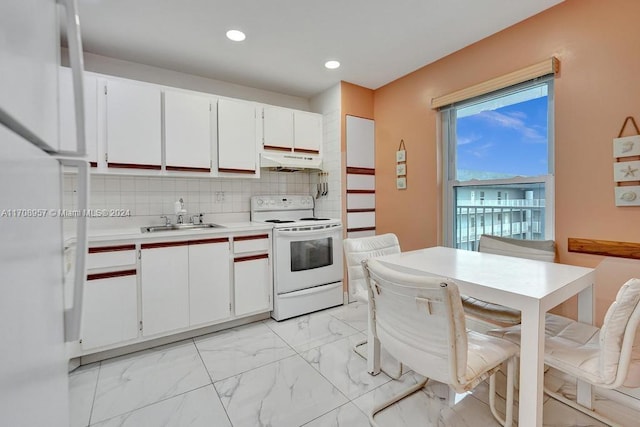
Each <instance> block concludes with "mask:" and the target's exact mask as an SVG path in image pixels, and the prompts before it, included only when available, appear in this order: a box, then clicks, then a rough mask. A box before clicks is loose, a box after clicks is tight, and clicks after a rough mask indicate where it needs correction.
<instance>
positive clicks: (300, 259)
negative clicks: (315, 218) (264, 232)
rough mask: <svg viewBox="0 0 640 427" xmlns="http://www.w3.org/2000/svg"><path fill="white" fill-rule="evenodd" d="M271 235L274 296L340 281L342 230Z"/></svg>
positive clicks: (278, 232) (283, 232) (339, 227)
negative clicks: (273, 248)
mask: <svg viewBox="0 0 640 427" xmlns="http://www.w3.org/2000/svg"><path fill="white" fill-rule="evenodd" d="M273 233H274V244H275V256H274V289H275V293H276V294H284V293H288V292H293V291H297V290H301V289H307V288H311V287H313V286H319V285H325V284H328V283H334V282H338V281H340V280H342V273H343V272H342V226H337V227H332V228H321V229H317V230H300V231H297V230H278V229H275V230H274V231H273Z"/></svg>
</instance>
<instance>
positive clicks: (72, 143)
mask: <svg viewBox="0 0 640 427" xmlns="http://www.w3.org/2000/svg"><path fill="white" fill-rule="evenodd" d="M59 80H60V96H59V103H60V150H63V151H75V150H76V149H77V145H78V143H77V136H76V112H75V102H74V99H73V82H72V81H71V69H69V68H66V67H60V74H59ZM97 120H98V79H97V77H96V76H95V75H93V74H88V73H85V75H84V125H85V126H84V127H85V137H86V141H87V159H88V160H89V161H90V162H92V163H94V166H95V164H96V163H97V162H98V148H97V147H98V121H97Z"/></svg>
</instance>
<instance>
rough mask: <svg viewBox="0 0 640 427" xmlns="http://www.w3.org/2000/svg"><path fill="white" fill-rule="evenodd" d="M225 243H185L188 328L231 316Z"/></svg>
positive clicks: (226, 247) (229, 284)
mask: <svg viewBox="0 0 640 427" xmlns="http://www.w3.org/2000/svg"><path fill="white" fill-rule="evenodd" d="M229 261H230V258H229V239H226V238H225V239H206V240H201V241H198V240H196V241H191V242H189V324H190V325H191V326H193V325H198V324H201V323H207V322H212V321H215V320H220V319H224V318H226V317H229V316H230V315H231V308H230V304H231V297H230V292H229V289H230V286H231V281H230V280H231V277H230V276H231V274H230V265H229Z"/></svg>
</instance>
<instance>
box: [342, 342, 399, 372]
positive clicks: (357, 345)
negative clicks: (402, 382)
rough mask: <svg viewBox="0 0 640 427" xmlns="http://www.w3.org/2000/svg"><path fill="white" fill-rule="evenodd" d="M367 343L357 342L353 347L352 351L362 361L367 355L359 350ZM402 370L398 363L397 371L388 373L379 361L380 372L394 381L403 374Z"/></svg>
mask: <svg viewBox="0 0 640 427" xmlns="http://www.w3.org/2000/svg"><path fill="white" fill-rule="evenodd" d="M366 343H367V340H362V341H359V342H358V343H356V345H354V346H353V351H354V352H355V353H356V354H357V355H358V356H360V357H362V358H363V359H366V358H367V354H366V353H365V352H364V351H362V350H361V349H360V347H363V346H364V345H365V344H366ZM381 359H382V357H381ZM403 370H404V366H402V363H401V362H398V367H397V370H396V371H394V372H388V371H387V370H386V369H385V368H384V367H383V366H382V360H380V371H382V372H384V373H385V374H386V375H387V376H389V377H391V378H392V379H394V380H397V379H400V377H401V376H402V374H403Z"/></svg>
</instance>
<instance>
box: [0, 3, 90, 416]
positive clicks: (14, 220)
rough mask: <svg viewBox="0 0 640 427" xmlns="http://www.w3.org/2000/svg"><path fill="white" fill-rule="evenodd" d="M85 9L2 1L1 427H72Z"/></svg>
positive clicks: (82, 204) (83, 168)
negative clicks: (73, 196) (74, 205)
mask: <svg viewBox="0 0 640 427" xmlns="http://www.w3.org/2000/svg"><path fill="white" fill-rule="evenodd" d="M76 11H77V8H76V4H75V0H63V1H61V2H60V5H58V3H57V2H56V1H55V0H2V1H0V241H1V244H0V343H2V344H1V348H0V425H1V426H30V427H31V426H54V427H57V426H64V427H66V426H68V425H69V407H68V406H69V403H68V400H69V399H68V394H69V391H68V379H67V378H68V376H67V371H68V358H67V354H66V343H67V342H71V341H75V340H77V339H78V333H79V327H80V324H79V322H80V313H81V305H82V286H83V278H84V275H85V265H84V257H85V254H86V245H87V241H86V218H82V217H80V218H78V219H77V231H76V240H77V241H76V245H77V251H76V253H77V258H76V259H75V260H71V262H72V264H73V265H74V273H75V274H74V275H72V276H74V282H73V283H72V285H71V286H67V287H66V288H65V286H64V281H65V277H64V266H63V263H64V254H63V251H64V237H63V227H62V225H63V224H62V221H63V220H62V219H61V217H60V214H61V211H60V209H62V195H63V191H62V185H63V167H70V166H72V167H74V168H76V169H77V174H78V193H79V194H78V204H79V206H78V207H79V208H86V204H87V195H88V165H87V162H86V160H85V152H86V147H85V143H84V117H83V113H82V111H83V104H82V99H83V98H82V84H81V83H82V68H83V67H82V55H81V52H82V47H81V42H80V28H79V19H78V16H77V13H76ZM60 17H62V19H60ZM60 21H62V22H60ZM60 24H62V26H63V28H65V31H66V33H67V34H66V35H67V39H68V44H69V52H70V53H69V56H70V63H71V65H72V69H73V74H74V100H75V110H76V126H77V129H78V130H77V135H76V140H77V141H76V143H77V144H76V147H75V149H72V150H68V151H62V150H61V149H60V147H61V146H66V145H65V144H61V142H60V140H59V139H60V138H59V130H58V99H59V98H58V97H59V93H58V69H59V64H60V46H59V45H60V34H59V32H60V30H59V25H60ZM65 290H66V292H67V295H64V293H65ZM65 300H66V301H67V302H66V303H65Z"/></svg>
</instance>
